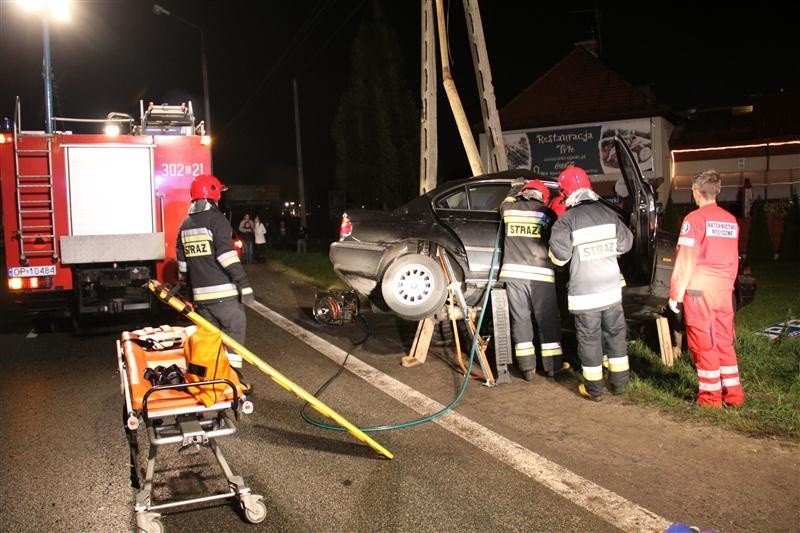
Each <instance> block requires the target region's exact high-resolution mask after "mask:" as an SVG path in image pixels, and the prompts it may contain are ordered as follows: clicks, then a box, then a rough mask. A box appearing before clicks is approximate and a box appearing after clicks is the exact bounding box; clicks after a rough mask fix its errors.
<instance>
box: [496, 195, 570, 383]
mask: <svg viewBox="0 0 800 533" xmlns="http://www.w3.org/2000/svg"><path fill="white" fill-rule="evenodd" d="M549 199H550V190H549V189H548V188H547V185H545V184H544V183H543V182H541V181H540V180H537V179H534V180H530V181H528V182H527V183H525V184H524V185H521V184H519V183H517V184H515V185H513V186H512V188H511V190H510V191H509V193H508V196H507V197H506V199H505V200H503V203H502V205H501V206H500V212H501V214H502V217H503V223H504V225H505V239H504V241H503V265H502V267H501V268H500V278H499V279H500V281H503V282H504V283H505V286H506V293H507V294H508V307H509V312H510V314H511V337H512V341H513V343H514V356H515V357H516V359H517V365H518V367H519V369H520V371H521V372H522V374H523V376H524V377H525V379H526V380H527V381H531V380H532V379H533V376H534V373H535V371H536V347H535V346H534V342H533V341H534V323H533V321H534V320H535V321H536V326H537V329H538V333H539V335H538V336H539V342H538V344H539V356H540V357H541V365H542V370H544V372H545V373H546V374H547V375H548V376H549V377H553V376H555V373H556V372H557V371H558V370H561V367H562V357H563V354H562V351H561V316H560V313H559V310H558V299H557V298H556V285H555V272H554V270H553V263H552V262H551V261H550V258H549V257H548V256H547V251H548V249H547V243H548V239H549V237H550V227H551V226H552V225H553V222H555V220H556V215H555V213H554V212H553V211H552V209H550V208H549V207H547V202H548V200H549Z"/></svg>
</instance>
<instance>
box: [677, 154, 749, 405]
mask: <svg viewBox="0 0 800 533" xmlns="http://www.w3.org/2000/svg"><path fill="white" fill-rule="evenodd" d="M721 188H722V180H721V179H720V177H719V173H718V172H717V171H716V170H706V171H705V172H702V173H700V174H698V175H697V176H695V177H694V178H693V179H692V198H693V199H694V201H695V203H696V204H697V209H695V210H694V211H692V212H691V213H689V214H688V215H686V217H685V218H684V219H683V223H682V224H681V232H680V235H679V237H678V253H677V257H676V258H675V267H674V268H673V270H672V278H671V280H670V287H669V307H670V309H671V310H672V311H673V312H674V313H675V314H676V315H678V316H680V314H681V312H683V314H684V320H685V323H686V342H687V344H688V346H689V350H690V351H691V353H692V358H693V359H694V363H695V366H696V367H697V381H698V394H697V403H698V404H700V405H704V406H708V407H717V408H719V407H722V405H723V404H725V405H729V406H732V407H739V406H740V405H742V403H744V392H743V391H742V384H741V382H740V380H739V365H738V362H737V358H736V350H735V349H734V346H733V341H734V338H735V336H736V333H735V331H734V322H733V314H734V311H733V284H734V282H735V281H736V275H737V273H738V269H739V256H738V250H739V225H738V224H737V223H736V218H735V217H734V216H733V215H732V214H731V213H729V212H728V211H726V210H725V209H723V208H721V207H719V206H718V205H717V195H719V192H720V190H721ZM681 308H682V309H681Z"/></svg>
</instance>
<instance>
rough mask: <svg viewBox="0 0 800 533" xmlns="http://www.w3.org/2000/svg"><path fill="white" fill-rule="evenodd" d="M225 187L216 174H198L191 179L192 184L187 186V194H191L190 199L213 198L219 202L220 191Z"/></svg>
mask: <svg viewBox="0 0 800 533" xmlns="http://www.w3.org/2000/svg"><path fill="white" fill-rule="evenodd" d="M225 189H227V187H225V186H224V185H223V184H222V182H221V181H219V179H217V177H216V176H212V175H211V174H200V175H199V176H197V177H195V178H194V179H193V180H192V185H191V187H189V194H190V195H191V196H192V201H194V200H200V199H203V198H205V199H208V200H214V201H215V202H219V199H220V198H221V197H222V191H224V190H225Z"/></svg>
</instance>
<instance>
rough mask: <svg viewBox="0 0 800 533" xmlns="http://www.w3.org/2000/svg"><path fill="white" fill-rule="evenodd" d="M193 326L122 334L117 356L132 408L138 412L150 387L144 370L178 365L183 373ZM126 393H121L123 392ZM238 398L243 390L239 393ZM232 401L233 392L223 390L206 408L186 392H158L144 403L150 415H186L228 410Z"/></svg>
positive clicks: (161, 327) (164, 327)
mask: <svg viewBox="0 0 800 533" xmlns="http://www.w3.org/2000/svg"><path fill="white" fill-rule="evenodd" d="M192 328H193V327H192V326H190V327H187V328H183V327H180V326H160V327H158V328H144V329H140V330H136V331H124V332H122V336H121V337H120V340H119V342H118V350H120V351H121V353H120V357H121V360H122V362H123V363H124V365H123V369H124V371H125V372H126V376H127V379H126V380H124V381H127V385H128V388H129V390H128V393H129V397H130V402H131V408H132V409H133V410H134V411H136V412H140V411H142V408H143V400H144V397H145V394H146V393H147V391H149V390H150V389H151V388H153V385H152V384H151V383H150V381H149V380H148V379H146V378H145V377H144V373H145V370H146V369H147V368H152V369H155V368H157V367H159V366H163V367H164V368H167V367H169V366H171V365H177V366H178V367H179V368H180V369H181V370H183V371H185V370H186V359H185V357H184V351H183V342H184V341H185V340H186V339H187V338H188V337H189V335H190V334H191V333H192V331H193V329H192ZM123 386H124V385H123ZM124 392H125V391H123V393H124ZM238 392H239V394H238V396H239V397H241V394H242V391H241V390H239V391H238ZM233 399H234V395H233V389H232V388H231V387H226V389H225V391H224V393H223V395H222V396H221V397H220V398H219V401H218V402H217V403H216V404H214V405H212V406H210V407H205V406H204V405H203V404H202V403H200V402H199V401H198V400H196V399H195V398H194V396H192V395H191V394H190V393H189V392H188V391H186V390H157V391H154V392H153V393H151V394H150V396H149V398H148V400H147V412H148V414H149V415H150V416H153V415H157V414H158V413H160V412H163V411H169V412H173V411H174V412H186V410H187V409H188V410H190V411H191V410H193V409H192V408H198V409H202V410H206V409H209V410H214V409H220V408H229V407H230V406H231V401H232V400H233Z"/></svg>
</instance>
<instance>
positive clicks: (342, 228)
mask: <svg viewBox="0 0 800 533" xmlns="http://www.w3.org/2000/svg"><path fill="white" fill-rule="evenodd" d="M351 233H353V223H352V222H351V221H350V217H349V216H347V213H343V214H342V223H341V224H340V225H339V240H340V241H341V240H343V239H345V238H347V237H349V236H350V234H351Z"/></svg>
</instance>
